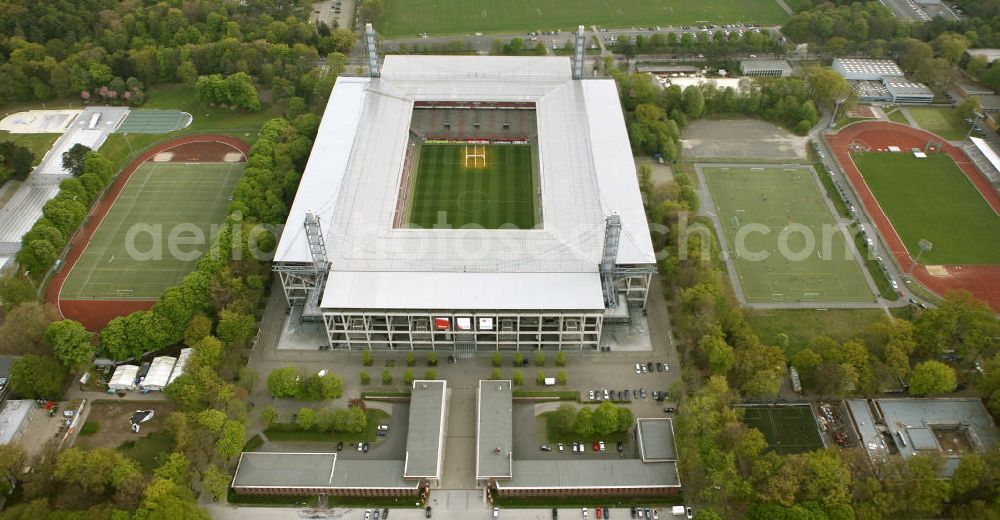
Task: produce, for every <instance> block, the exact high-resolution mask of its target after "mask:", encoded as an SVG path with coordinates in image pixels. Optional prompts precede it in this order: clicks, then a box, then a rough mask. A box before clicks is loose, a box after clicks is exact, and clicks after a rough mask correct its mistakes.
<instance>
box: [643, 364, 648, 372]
mask: <svg viewBox="0 0 1000 520" xmlns="http://www.w3.org/2000/svg"><path fill="white" fill-rule="evenodd" d="M647 371H648V369H647V368H646V365H642V373H643V374H645V373H646V372H647Z"/></svg>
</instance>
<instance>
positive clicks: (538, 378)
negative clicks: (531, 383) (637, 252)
mask: <svg viewBox="0 0 1000 520" xmlns="http://www.w3.org/2000/svg"><path fill="white" fill-rule="evenodd" d="M535 384H536V385H544V384H545V371H544V370H536V371H535Z"/></svg>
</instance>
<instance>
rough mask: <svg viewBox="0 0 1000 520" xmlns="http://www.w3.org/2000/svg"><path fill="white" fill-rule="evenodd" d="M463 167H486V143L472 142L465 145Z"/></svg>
mask: <svg viewBox="0 0 1000 520" xmlns="http://www.w3.org/2000/svg"><path fill="white" fill-rule="evenodd" d="M465 167H466V168H485V167H486V145H485V144H472V145H468V144H467V145H465Z"/></svg>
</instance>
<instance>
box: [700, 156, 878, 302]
mask: <svg viewBox="0 0 1000 520" xmlns="http://www.w3.org/2000/svg"><path fill="white" fill-rule="evenodd" d="M702 173H703V175H704V177H705V180H706V183H707V184H708V188H709V191H710V192H711V193H712V202H713V203H714V204H715V208H716V212H717V214H718V215H719V220H720V221H721V224H722V228H723V232H724V233H725V235H726V239H727V241H728V242H729V244H728V246H729V249H730V254H731V255H732V258H733V259H734V260H733V263H734V264H735V267H736V271H737V274H738V275H739V278H740V285H741V286H742V290H743V294H744V297H745V298H746V299H747V301H750V302H771V301H838V302H841V301H847V302H859V301H871V300H872V299H873V295H872V293H871V290H870V289H869V287H868V284H867V282H866V281H865V278H864V275H863V273H862V271H861V267H860V266H859V265H858V262H857V260H856V256H855V255H854V253H853V250H852V249H851V248H850V247H849V246H848V241H847V239H846V237H845V233H843V232H842V230H841V229H840V228H838V227H837V225H836V221H835V220H834V217H833V215H832V214H831V213H830V210H829V208H828V207H827V205H826V202H825V201H824V200H823V198H824V195H822V194H821V192H820V189H819V185H818V184H817V182H816V179H815V177H814V175H813V173H812V171H811V170H809V169H806V168H794V169H792V168H785V167H774V166H770V167H755V168H746V167H736V166H734V167H706V168H702Z"/></svg>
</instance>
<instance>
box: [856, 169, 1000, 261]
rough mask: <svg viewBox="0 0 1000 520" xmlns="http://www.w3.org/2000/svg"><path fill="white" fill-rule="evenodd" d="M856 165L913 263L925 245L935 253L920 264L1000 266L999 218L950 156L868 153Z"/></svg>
mask: <svg viewBox="0 0 1000 520" xmlns="http://www.w3.org/2000/svg"><path fill="white" fill-rule="evenodd" d="M851 160H853V161H854V164H855V166H857V167H858V170H859V171H860V172H861V175H862V176H863V177H864V178H865V184H867V185H868V188H869V189H870V190H871V191H872V193H873V194H874V195H875V199H876V200H878V204H879V206H880V207H881V208H882V211H884V212H885V214H886V216H887V217H889V221H890V222H892V227H893V228H895V230H896V233H898V234H899V236H900V238H902V239H903V244H904V245H905V246H906V250H907V251H908V252H909V254H910V257H911V258H914V257H916V256H917V253H918V252H919V251H920V248H919V246H918V244H919V242H920V239H925V240H929V241H930V242H931V244H933V248H932V249H931V250H930V251H927V252H925V253H924V254H922V255H921V256H920V263H921V264H924V265H939V264H1000V216H997V214H996V212H994V211H993V208H992V207H990V205H989V203H988V202H986V199H984V198H983V196H982V194H980V193H979V191H978V190H976V187H975V186H973V185H972V183H971V182H970V181H969V179H968V178H967V177H966V176H965V174H964V173H962V171H961V170H960V169H959V168H958V165H956V164H955V161H954V160H952V158H951V156H949V155H947V154H930V155H928V156H927V158H926V159H918V158H916V157H914V156H913V155H912V154H909V153H889V152H868V153H853V154H851Z"/></svg>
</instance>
